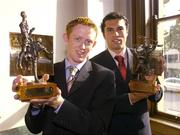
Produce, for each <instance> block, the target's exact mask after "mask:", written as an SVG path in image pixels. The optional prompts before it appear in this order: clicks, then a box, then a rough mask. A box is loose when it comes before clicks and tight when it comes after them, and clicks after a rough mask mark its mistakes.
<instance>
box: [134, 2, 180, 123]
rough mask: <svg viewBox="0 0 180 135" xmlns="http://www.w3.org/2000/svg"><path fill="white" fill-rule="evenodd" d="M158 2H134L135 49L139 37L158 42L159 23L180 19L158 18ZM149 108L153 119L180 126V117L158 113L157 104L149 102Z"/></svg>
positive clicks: (170, 17)
mask: <svg viewBox="0 0 180 135" xmlns="http://www.w3.org/2000/svg"><path fill="white" fill-rule="evenodd" d="M158 2H159V0H148V1H147V0H138V1H134V0H132V24H131V25H132V39H133V40H132V41H133V42H132V43H133V45H134V46H132V47H135V45H136V44H137V43H138V39H137V35H142V36H146V37H149V38H151V39H153V40H155V41H156V40H157V26H158V23H159V22H162V21H166V20H169V19H174V18H177V17H180V15H173V16H168V17H163V18H158V7H159V6H158ZM148 107H149V112H150V116H151V117H152V118H158V119H162V120H167V121H169V122H173V123H179V124H180V117H177V116H174V115H171V114H167V113H163V112H160V111H158V108H157V103H152V102H149V101H148Z"/></svg>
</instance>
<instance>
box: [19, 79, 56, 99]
mask: <svg viewBox="0 0 180 135" xmlns="http://www.w3.org/2000/svg"><path fill="white" fill-rule="evenodd" d="M56 87H57V85H56V84H55V83H50V82H47V83H45V84H42V83H31V84H27V85H21V84H20V85H18V87H17V90H18V91H17V93H18V95H19V99H20V100H21V101H29V100H31V99H42V98H50V97H53V96H56V95H57V94H58V93H57V89H56Z"/></svg>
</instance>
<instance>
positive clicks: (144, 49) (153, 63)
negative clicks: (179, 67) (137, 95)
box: [129, 36, 163, 93]
mask: <svg viewBox="0 0 180 135" xmlns="http://www.w3.org/2000/svg"><path fill="white" fill-rule="evenodd" d="M138 38H139V39H140V41H141V43H140V45H138V46H137V47H136V48H135V49H134V50H133V53H134V54H133V55H134V60H133V61H134V67H133V79H132V80H131V81H130V83H129V87H130V89H131V92H150V93H154V92H155V86H156V83H157V76H158V75H161V73H162V70H163V67H162V66H163V63H162V59H161V58H162V48H161V47H162V45H158V44H157V42H156V41H154V40H151V39H150V38H146V37H143V36H139V37H138ZM157 47H158V48H159V47H160V48H159V49H157ZM147 75H151V76H154V79H153V80H152V81H147V80H146V79H145V76H147Z"/></svg>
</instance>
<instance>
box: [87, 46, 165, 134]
mask: <svg viewBox="0 0 180 135" xmlns="http://www.w3.org/2000/svg"><path fill="white" fill-rule="evenodd" d="M126 55H127V69H126V70H127V76H126V80H125V81H124V80H123V79H122V76H121V74H120V72H119V70H118V67H117V65H116V63H115V61H114V59H113V58H112V56H111V55H110V53H109V51H108V50H105V51H103V52H101V53H100V54H98V55H97V56H95V57H94V58H92V59H91V61H94V62H96V63H98V64H100V65H103V66H104V67H107V68H109V69H111V70H112V71H113V72H114V73H115V82H116V98H115V108H114V111H113V117H112V121H111V125H110V129H109V134H112V135H150V134H151V131H150V124H149V114H148V108H147V99H143V100H141V101H139V102H137V103H135V104H134V105H131V104H130V101H129V97H128V93H129V92H130V89H129V86H128V83H129V81H130V80H131V79H132V68H133V54H132V52H131V49H129V48H127V50H126ZM161 97H162V91H161V92H159V93H156V94H155V95H153V96H150V97H148V98H149V99H150V100H151V101H155V102H158V101H159V100H160V99H161Z"/></svg>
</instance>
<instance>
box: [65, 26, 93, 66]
mask: <svg viewBox="0 0 180 135" xmlns="http://www.w3.org/2000/svg"><path fill="white" fill-rule="evenodd" d="M64 40H65V42H66V43H67V58H68V60H69V61H70V62H71V63H74V64H78V63H81V62H83V61H84V60H86V59H87V58H88V57H89V53H90V51H91V50H92V48H93V47H94V45H95V44H96V31H95V30H94V29H93V28H91V27H90V26H86V25H82V24H78V25H76V26H74V27H73V30H72V32H71V33H70V35H69V37H68V36H67V34H65V35H64Z"/></svg>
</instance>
